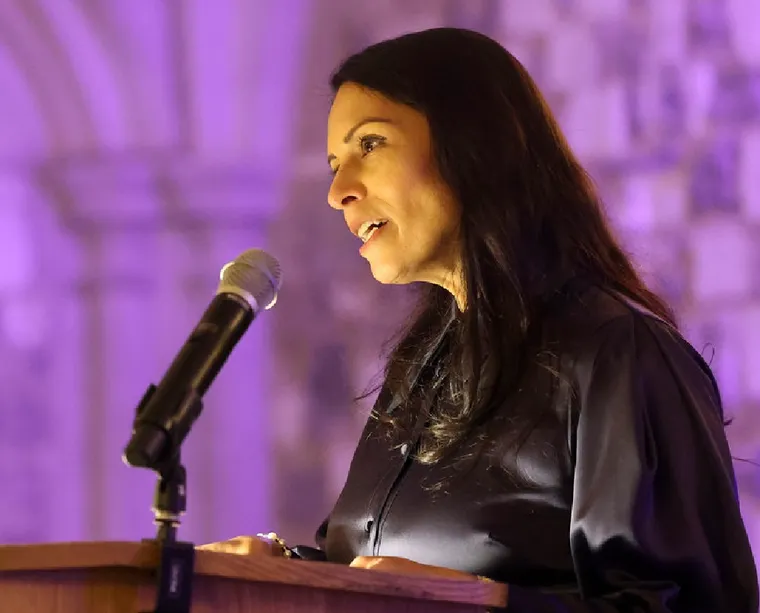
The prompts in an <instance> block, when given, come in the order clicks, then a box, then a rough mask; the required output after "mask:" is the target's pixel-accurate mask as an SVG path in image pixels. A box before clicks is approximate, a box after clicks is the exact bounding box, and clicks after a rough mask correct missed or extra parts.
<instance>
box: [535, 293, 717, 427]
mask: <svg viewBox="0 0 760 613" xmlns="http://www.w3.org/2000/svg"><path fill="white" fill-rule="evenodd" d="M545 335H546V338H547V339H548V342H549V344H555V345H556V346H557V347H558V348H559V350H560V354H561V355H562V359H563V361H564V363H565V365H566V368H568V369H569V370H570V371H571V373H570V374H571V377H572V379H573V382H574V384H575V386H576V387H578V388H580V391H581V392H582V395H585V394H583V392H584V391H588V390H589V389H591V388H592V386H596V387H599V386H604V387H608V386H613V385H615V382H616V381H617V382H620V380H621V378H628V379H629V381H628V382H627V384H628V385H635V386H636V387H637V388H638V389H640V390H643V391H644V392H645V393H647V392H646V390H648V389H652V388H658V390H659V392H660V393H661V392H662V391H663V390H665V389H666V388H670V389H672V390H673V393H674V394H676V393H677V391H678V390H681V392H680V393H679V395H683V394H697V395H699V396H700V397H701V398H702V399H703V400H707V401H708V402H709V404H711V405H712V406H713V407H717V409H718V413H719V414H720V415H721V418H722V408H721V401H720V393H719V390H718V385H717V383H716V380H715V378H714V376H713V374H712V371H711V370H710V367H709V365H708V364H707V363H706V362H705V360H704V359H703V357H702V356H701V355H700V353H699V352H698V351H697V350H696V349H695V348H694V347H693V346H692V345H691V344H690V343H689V342H688V341H687V340H686V339H685V338H684V336H683V335H682V334H681V333H680V332H679V331H678V330H677V329H676V328H675V327H674V326H672V325H671V324H669V323H668V322H666V321H664V320H662V319H661V318H659V317H658V316H657V315H655V314H654V313H651V312H650V311H648V310H647V309H646V308H644V307H642V306H641V305H638V304H636V303H634V302H632V301H630V300H628V299H627V298H625V297H623V296H621V295H619V294H616V293H613V292H610V291H606V290H602V289H597V288H594V289H591V290H589V291H587V292H586V293H585V294H584V295H583V296H582V297H581V298H580V299H579V300H578V301H577V302H576V303H575V304H574V305H573V306H572V307H570V308H569V309H568V310H567V311H566V312H565V313H562V314H560V315H559V316H557V317H554V318H551V319H550V320H549V321H547V326H546V330H545ZM566 372H567V370H566ZM629 389H631V388H629Z"/></svg>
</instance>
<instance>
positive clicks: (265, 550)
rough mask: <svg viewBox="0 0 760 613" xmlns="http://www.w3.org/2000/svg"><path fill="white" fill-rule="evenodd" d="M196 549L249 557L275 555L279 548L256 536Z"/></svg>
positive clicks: (209, 544)
mask: <svg viewBox="0 0 760 613" xmlns="http://www.w3.org/2000/svg"><path fill="white" fill-rule="evenodd" d="M196 549H200V550H203V551H214V552H217V553H232V554H235V555H241V556H249V555H275V553H276V550H277V549H278V547H277V545H276V544H275V543H272V542H271V541H268V540H264V539H261V538H259V537H256V536H237V537H235V538H232V539H228V540H226V541H219V542H216V543H206V544H203V545H198V546H196Z"/></svg>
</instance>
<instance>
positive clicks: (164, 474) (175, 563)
mask: <svg viewBox="0 0 760 613" xmlns="http://www.w3.org/2000/svg"><path fill="white" fill-rule="evenodd" d="M155 390H156V386H155V385H150V386H149V387H148V390H147V391H146V392H145V395H144V396H143V398H142V400H141V401H140V404H139V405H138V407H137V416H138V417H139V415H140V413H141V411H142V409H143V408H144V407H145V406H146V404H147V402H148V400H149V399H150V398H151V396H152V395H153V393H154V392H155ZM175 399H176V400H177V401H178V403H179V404H178V411H177V412H176V413H175V415H177V416H178V419H179V420H180V421H182V420H183V419H184V420H185V421H186V420H188V419H190V420H194V419H195V417H197V415H199V414H200V411H201V410H202V408H203V403H202V400H201V398H200V396H199V395H198V394H197V393H196V392H195V390H193V389H190V390H188V392H187V393H186V394H184V395H180V396H179V397H175ZM135 421H136V423H137V419H136V420H135ZM190 423H192V421H191V422H190ZM179 425H180V430H184V431H185V432H186V429H185V428H182V425H184V424H179ZM183 438H184V437H183ZM172 439H173V437H171V436H169V437H167V439H166V440H168V445H167V447H168V449H167V450H166V452H165V453H163V454H161V455H160V457H161V458H162V459H160V460H156V459H148V458H156V457H157V455H158V454H156V453H151V452H155V447H153V445H152V444H151V443H155V440H156V438H155V436H153V437H152V438H151V436H140V432H137V431H136V432H135V434H134V435H133V437H132V441H131V442H130V449H131V451H133V452H134V451H138V452H139V451H141V450H144V451H145V453H143V454H139V453H138V455H139V456H141V457H142V458H143V461H141V462H140V463H134V462H129V461H127V460H126V458H125V461H126V462H127V464H129V465H130V466H136V467H140V468H148V469H150V470H153V471H154V472H155V473H157V475H158V481H157V483H156V489H155V492H154V495H153V507H152V511H153V517H154V520H153V523H154V524H155V525H156V527H157V531H156V536H155V538H153V539H143V542H148V543H155V544H157V545H158V546H159V563H158V572H157V578H156V579H157V582H156V587H157V595H156V607H155V609H153V611H148V612H142V613H190V606H191V602H192V588H193V570H194V564H195V546H194V545H193V543H187V542H182V541H178V540H177V530H178V528H179V526H180V520H181V517H182V515H183V514H184V512H185V511H186V510H187V472H186V470H185V467H184V466H183V465H182V462H181V460H180V446H181V445H180V444H178V443H177V442H176V440H172ZM130 457H135V454H134V453H133V454H131V456H130Z"/></svg>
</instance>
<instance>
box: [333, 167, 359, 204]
mask: <svg viewBox="0 0 760 613" xmlns="http://www.w3.org/2000/svg"><path fill="white" fill-rule="evenodd" d="M366 196H367V189H366V188H365V186H364V184H363V183H362V182H361V181H359V180H357V179H354V178H352V177H351V176H349V174H348V173H343V171H342V169H341V170H338V173H337V174H336V175H335V178H334V179H333V182H332V185H330V191H329V192H328V193H327V202H329V203H330V206H331V207H332V208H334V209H336V210H340V209H343V208H344V207H346V206H348V205H349V204H351V203H352V202H355V201H358V200H362V199H364V198H365V197H366Z"/></svg>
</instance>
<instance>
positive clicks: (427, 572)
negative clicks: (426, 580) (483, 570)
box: [351, 556, 484, 581]
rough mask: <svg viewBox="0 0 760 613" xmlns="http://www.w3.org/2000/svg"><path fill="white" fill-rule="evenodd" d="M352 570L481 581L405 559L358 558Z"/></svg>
mask: <svg viewBox="0 0 760 613" xmlns="http://www.w3.org/2000/svg"><path fill="white" fill-rule="evenodd" d="M351 566H352V567H353V568H366V569H370V570H380V571H384V572H388V573H397V574H399V575H417V576H427V577H444V578H447V579H459V580H470V581H483V580H484V579H482V578H481V577H478V576H476V575H471V574H470V573H465V572H463V571H461V570H453V569H451V568H442V567H440V566H430V565H428V564H420V563H419V562H413V561H412V560H408V559H407V558H392V557H388V558H386V557H373V556H359V557H358V558H354V560H353V562H351Z"/></svg>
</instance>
